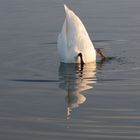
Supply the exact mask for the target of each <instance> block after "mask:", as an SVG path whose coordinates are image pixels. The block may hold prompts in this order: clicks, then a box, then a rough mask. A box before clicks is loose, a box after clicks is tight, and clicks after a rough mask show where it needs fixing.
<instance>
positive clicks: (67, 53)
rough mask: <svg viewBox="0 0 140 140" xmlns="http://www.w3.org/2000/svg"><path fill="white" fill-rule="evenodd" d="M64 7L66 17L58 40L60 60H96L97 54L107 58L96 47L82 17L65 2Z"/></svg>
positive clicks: (77, 61) (82, 62) (65, 61)
mask: <svg viewBox="0 0 140 140" xmlns="http://www.w3.org/2000/svg"><path fill="white" fill-rule="evenodd" d="M64 9H65V13H66V18H65V21H64V24H63V26H62V30H61V32H60V34H59V35H58V40H57V49H58V54H59V57H60V61H61V62H63V63H81V64H84V63H90V62H96V54H99V56H100V57H101V59H102V60H103V59H105V58H106V57H105V55H104V54H103V52H102V51H101V50H100V49H95V48H94V45H93V43H92V41H91V39H90V37H89V35H88V33H87V30H86V28H85V26H84V24H83V23H82V21H81V20H80V18H79V17H78V16H77V15H76V14H75V13H74V12H73V11H72V10H70V9H69V8H68V7H67V6H66V5H65V4H64Z"/></svg>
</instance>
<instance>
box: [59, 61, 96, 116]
mask: <svg viewBox="0 0 140 140" xmlns="http://www.w3.org/2000/svg"><path fill="white" fill-rule="evenodd" d="M59 78H60V79H59V80H60V83H59V87H60V88H61V89H63V90H65V91H66V92H67V96H66V101H67V119H69V118H70V117H71V112H72V109H74V108H77V107H79V106H80V104H83V103H84V102H85V101H86V97H85V95H84V93H82V92H84V91H86V90H89V89H91V88H93V84H94V83H96V64H95V63H90V64H85V65H83V66H81V65H80V64H65V63H61V64H60V67H59Z"/></svg>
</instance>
